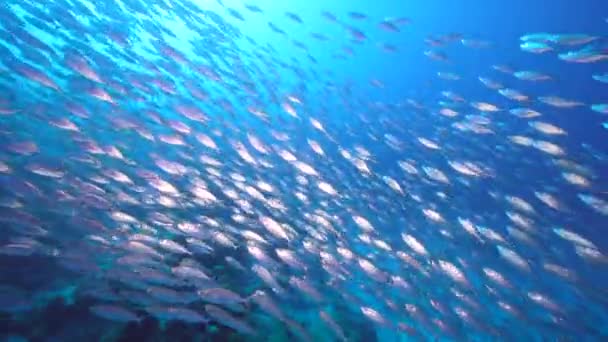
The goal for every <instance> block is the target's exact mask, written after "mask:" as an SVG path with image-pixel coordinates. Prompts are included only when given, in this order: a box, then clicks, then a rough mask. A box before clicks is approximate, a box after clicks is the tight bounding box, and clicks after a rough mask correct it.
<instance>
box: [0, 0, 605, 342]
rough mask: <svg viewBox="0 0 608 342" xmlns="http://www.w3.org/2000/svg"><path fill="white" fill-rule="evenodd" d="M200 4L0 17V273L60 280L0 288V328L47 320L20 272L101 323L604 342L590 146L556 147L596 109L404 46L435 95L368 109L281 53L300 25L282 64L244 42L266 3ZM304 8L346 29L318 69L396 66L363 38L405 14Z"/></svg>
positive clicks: (84, 4) (597, 160)
mask: <svg viewBox="0 0 608 342" xmlns="http://www.w3.org/2000/svg"><path fill="white" fill-rule="evenodd" d="M215 5H216V6H217V7H218V8H220V9H221V10H220V11H211V10H207V9H206V8H205V5H204V1H202V2H197V1H193V0H176V1H169V0H147V1H143V0H108V1H99V2H88V1H81V0H49V1H45V2H41V1H34V0H30V1H27V0H7V1H3V2H2V3H1V4H0V87H1V89H2V91H1V92H0V146H1V149H0V213H1V214H0V225H1V226H2V232H1V233H0V258H1V259H3V260H12V262H15V263H17V264H19V263H24V264H25V263H27V262H28V261H27V260H28V259H31V260H40V259H44V260H50V264H48V265H51V266H48V267H55V268H57V269H61V270H62V273H45V272H50V271H49V269H36V268H33V269H31V272H27V273H25V274H23V273H19V271H18V270H17V271H15V272H10V273H9V272H3V273H5V275H3V276H2V278H1V279H2V283H1V284H0V306H1V307H0V315H6V317H13V318H14V319H17V318H18V317H21V318H23V317H27V315H28V314H29V313H30V312H34V311H36V310H39V309H40V308H41V307H43V306H44V305H45V303H47V302H45V298H48V297H49V296H52V295H50V294H49V293H48V291H46V288H45V287H42V286H40V287H39V288H36V287H32V286H29V287H25V286H23V285H20V281H21V280H19V279H20V277H32V276H33V274H32V273H36V274H37V276H38V277H43V278H44V279H46V280H45V281H44V282H45V283H52V282H53V281H54V280H53V279H55V280H56V279H59V278H61V279H66V280H68V281H69V283H70V284H71V285H72V288H71V291H72V293H71V295H70V296H71V297H72V299H73V300H74V301H76V302H78V301H82V300H86V301H87V303H90V305H89V311H88V312H89V313H90V314H91V315H92V316H94V317H95V318H96V319H99V320H103V321H107V322H106V323H107V324H114V325H117V326H126V325H129V324H141V322H142V321H143V320H145V319H149V318H152V319H156V320H158V321H163V322H169V323H171V322H182V323H183V324H187V325H195V326H201V327H203V326H209V325H216V326H221V327H223V328H226V329H228V330H229V331H231V332H233V333H234V334H236V335H238V336H241V337H242V338H243V339H244V340H257V341H259V340H263V337H264V336H267V335H268V334H270V332H272V331H274V330H277V329H283V330H284V331H286V332H287V334H288V335H289V336H293V337H294V338H295V339H298V340H304V341H312V340H315V339H316V340H322V341H359V340H362V339H361V338H360V337H358V335H357V331H356V329H357V326H353V325H352V323H351V322H349V320H348V319H345V318H344V317H346V316H345V314H344V313H345V312H346V313H348V314H349V315H351V317H358V318H359V319H361V321H362V322H365V324H369V326H371V327H372V329H374V330H376V331H378V336H385V338H384V339H383V338H381V337H378V340H389V339H388V338H387V337H386V336H392V338H395V340H399V338H401V339H403V340H409V339H420V340H429V339H432V338H448V339H455V340H470V339H474V338H476V337H479V338H482V339H484V338H485V339H489V340H513V341H521V340H530V339H534V338H538V337H539V336H540V337H542V338H543V339H545V338H546V339H548V340H554V339H555V338H557V337H568V336H569V337H572V336H587V337H589V338H591V339H592V340H602V339H608V328H607V327H608V310H607V309H608V256H607V254H606V253H607V252H606V250H604V249H605V248H606V245H605V242H600V241H596V238H595V237H597V236H598V234H597V233H595V234H594V233H593V232H597V231H600V232H601V231H602V230H605V229H606V223H607V222H608V218H607V217H608V197H607V195H606V193H607V191H608V188H607V187H606V185H607V184H608V182H607V179H606V173H605V172H606V170H608V169H607V168H606V166H607V165H608V151H602V150H601V149H598V148H596V147H594V146H593V145H592V144H589V143H588V142H586V141H579V142H577V143H576V144H574V145H573V144H572V141H571V140H570V139H572V137H571V136H570V135H569V132H568V131H567V129H566V128H565V126H563V125H560V122H563V121H560V119H556V118H559V117H562V116H568V115H605V114H608V104H607V103H608V97H606V98H604V101H606V102H607V103H602V102H601V101H602V99H598V100H597V102H596V103H585V102H584V101H580V100H578V99H575V98H569V97H567V96H565V95H562V94H556V93H546V92H542V91H538V92H537V93H534V92H530V91H529V90H522V89H530V88H529V87H527V85H528V84H530V83H551V82H553V83H556V82H559V81H560V80H559V79H558V78H559V75H555V74H551V73H548V72H547V73H546V72H544V71H543V70H529V69H527V68H525V67H523V66H522V67H517V66H515V65H510V64H508V63H507V62H506V61H505V64H488V65H483V64H482V62H479V64H478V65H476V66H475V70H474V71H475V72H476V73H477V74H472V73H471V74H464V73H461V72H456V71H453V69H454V68H453V65H452V62H451V58H450V53H451V52H452V51H458V53H465V54H466V53H471V54H474V53H476V51H479V50H491V49H494V48H495V44H496V42H494V41H492V38H491V37H487V38H485V39H480V38H478V37H470V36H469V35H466V34H459V33H446V34H429V36H428V38H427V39H426V40H425V42H424V44H425V45H426V50H423V51H419V52H418V53H419V58H421V59H425V60H426V59H430V60H431V61H432V62H433V63H436V65H437V69H436V70H437V71H436V73H435V74H431V75H429V78H431V79H433V84H432V88H431V89H432V90H433V92H434V94H433V95H432V96H431V97H429V96H425V97H420V98H416V97H404V98H401V99H400V100H399V101H395V102H380V101H376V100H375V99H373V98H366V97H364V96H360V93H361V91H360V90H358V89H367V88H371V89H374V90H376V91H380V92H382V91H384V90H385V84H384V82H383V81H382V80H380V79H376V78H371V79H370V81H369V83H368V84H362V85H356V84H349V83H344V82H341V81H339V80H335V79H332V76H331V75H332V73H331V72H329V73H326V72H325V70H324V66H323V64H322V62H321V61H319V60H317V59H316V58H315V56H314V48H313V47H312V46H309V45H308V43H304V41H305V39H304V38H303V37H298V36H296V35H291V33H290V32H291V29H292V28H293V27H299V28H300V29H301V28H302V27H307V26H305V25H306V23H307V20H310V18H307V17H306V16H304V15H300V14H298V13H295V12H289V11H287V12H285V13H284V15H285V19H286V21H285V22H287V23H288V25H287V24H285V22H283V23H282V24H279V23H276V22H272V21H268V22H267V24H268V27H264V28H263V29H266V30H270V31H269V34H270V35H271V36H272V37H276V39H277V40H280V41H281V42H284V43H280V44H290V45H294V46H295V47H296V48H297V49H298V50H299V51H300V57H299V59H298V60H295V59H291V60H290V59H281V58H280V57H277V56H278V54H277V50H280V49H281V45H280V44H279V43H277V44H276V45H275V46H273V45H265V44H258V42H257V41H256V39H255V38H256V37H255V36H253V37H252V36H249V35H247V34H246V32H243V31H242V30H240V29H239V26H238V25H239V23H243V22H246V21H247V20H248V18H251V17H260V18H264V15H265V10H266V9H265V8H262V7H261V6H258V5H256V4H255V3H254V2H253V1H251V2H246V3H245V4H239V5H238V6H237V5H234V6H233V7H230V6H228V5H226V4H223V3H222V2H221V1H218V3H216V4H215ZM318 16H320V17H321V18H323V20H324V21H325V22H327V23H328V24H329V25H334V26H336V27H338V28H340V29H341V30H343V32H344V35H343V36H340V37H332V36H329V35H326V34H324V33H322V32H317V31H315V30H312V29H313V28H314V27H313V28H309V27H307V30H308V29H311V30H310V31H311V32H309V33H308V34H309V35H310V37H312V39H313V40H314V42H315V44H329V43H330V42H331V43H333V44H335V45H334V46H337V47H336V49H337V50H338V51H337V52H336V53H335V54H334V55H333V61H334V62H336V61H339V60H341V59H349V58H354V57H353V56H354V55H356V53H357V51H358V50H361V49H364V48H366V49H369V48H374V49H379V50H381V51H382V53H389V54H394V53H399V46H398V45H397V44H393V43H387V42H383V41H376V40H375V38H374V39H372V38H371V37H378V36H387V37H391V36H399V35H402V34H404V32H405V31H407V30H408V29H409V28H410V27H412V26H415V25H416V21H417V19H416V18H408V17H405V16H403V17H386V18H377V17H373V16H370V15H367V14H365V13H362V12H357V11H355V10H353V11H351V12H346V13H338V12H332V11H329V10H324V9H319V11H318ZM590 20H591V19H590ZM597 20H599V21H603V19H602V18H599V19H597ZM166 23H171V25H169V24H166ZM363 23H365V25H364V24H363ZM363 26H365V27H368V28H369V27H371V29H366V30H364V29H362V28H361V27H363ZM176 27H179V28H180V30H182V31H180V32H190V35H189V36H188V37H187V38H185V37H184V36H183V35H182V34H179V35H176V33H175V32H176V31H175V30H176ZM387 41H390V39H387ZM607 42H608V40H607V37H602V36H599V35H591V34H583V33H581V34H572V33H559V32H557V33H529V34H526V35H524V36H522V37H521V40H520V41H519V42H518V41H513V42H506V43H505V42H503V45H506V46H508V47H509V48H510V49H511V50H513V51H515V52H514V53H520V54H532V55H538V58H540V55H543V56H547V55H551V56H552V58H553V57H554V58H555V59H558V60H560V62H561V63H564V64H572V65H575V66H580V65H581V64H593V65H604V66H605V63H606V62H608V48H607V46H608V43H607ZM244 46H247V47H248V49H245V48H244ZM327 46H329V45H327ZM342 47H343V48H342ZM602 63H604V64H602ZM581 70H589V69H584V68H581ZM607 70H608V69H607ZM588 78H589V80H590V82H594V84H597V86H598V87H599V86H605V85H604V84H602V83H608V73H601V72H596V73H593V74H589V75H588ZM464 79H474V80H475V82H476V84H478V89H468V88H466V87H459V86H458V84H459V83H458V82H461V81H462V80H464ZM539 89H542V88H539ZM479 94H488V95H487V96H486V97H480V95H479ZM572 113H578V114H572ZM604 125H605V126H606V128H608V123H605V124H604ZM604 139H605V137H604ZM572 146H577V147H576V148H573V147H572ZM603 172H604V173H603ZM531 173H533V174H534V176H530V174H531ZM514 184H515V185H514ZM564 189H566V190H564ZM599 235H601V234H599ZM50 270H53V268H51V269H50ZM58 274H60V275H58ZM9 275H10V276H9ZM313 322H314V323H313ZM522 325H523V326H524V327H525V329H514V328H513V327H515V326H522ZM313 326H315V327H318V326H320V327H321V328H320V329H322V330H321V331H320V332H319V331H316V330H315V331H313V328H312V327H313ZM315 329H317V328H315ZM201 331H203V330H201ZM201 333H203V332H201ZM381 334H385V335H381Z"/></svg>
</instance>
